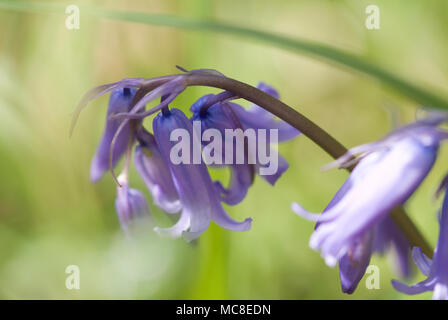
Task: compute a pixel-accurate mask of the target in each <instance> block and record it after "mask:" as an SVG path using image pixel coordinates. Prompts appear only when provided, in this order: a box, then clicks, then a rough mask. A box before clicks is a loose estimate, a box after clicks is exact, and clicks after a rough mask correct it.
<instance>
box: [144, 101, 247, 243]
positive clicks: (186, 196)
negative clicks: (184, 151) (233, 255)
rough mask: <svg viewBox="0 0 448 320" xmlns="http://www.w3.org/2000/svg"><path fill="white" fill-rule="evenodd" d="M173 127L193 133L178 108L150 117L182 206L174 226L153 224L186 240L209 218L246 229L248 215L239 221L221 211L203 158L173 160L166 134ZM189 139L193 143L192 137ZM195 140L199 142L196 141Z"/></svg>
mask: <svg viewBox="0 0 448 320" xmlns="http://www.w3.org/2000/svg"><path fill="white" fill-rule="evenodd" d="M175 129H184V130H186V131H187V132H188V133H189V137H193V138H194V137H195V135H193V126H192V123H191V122H190V120H189V119H188V118H187V117H186V116H185V115H184V113H183V112H182V111H180V110H178V109H171V110H166V111H164V112H163V113H159V114H158V115H157V116H156V117H155V118H154V121H153V130H154V137H155V140H156V143H157V145H158V147H159V150H160V154H161V156H162V158H163V159H164V160H165V163H167V164H168V167H169V168H170V171H171V176H172V178H173V181H174V186H175V188H176V191H177V194H178V195H179V200H180V203H181V206H182V212H181V214H180V218H179V220H178V222H177V223H176V224H175V225H174V226H172V227H170V228H165V229H162V228H156V229H155V230H156V231H157V232H159V233H161V234H166V235H169V236H171V237H179V236H181V235H183V236H184V238H185V239H186V240H187V241H191V240H193V239H195V238H197V237H198V236H199V235H200V234H201V233H202V232H204V231H205V230H206V229H207V228H208V226H209V224H210V221H214V222H215V223H216V224H218V225H219V226H221V227H223V228H226V229H229V230H233V231H246V230H249V229H250V227H251V221H252V219H250V218H248V219H246V220H245V221H243V222H237V221H235V220H233V219H232V218H231V217H230V216H229V215H228V214H227V213H226V212H225V210H224V208H223V206H222V204H221V199H220V195H219V193H218V192H217V189H216V188H215V186H214V184H213V182H212V180H211V177H210V175H209V172H208V170H207V167H206V165H205V164H204V162H203V161H201V162H200V163H199V164H193V163H190V164H187V163H179V164H173V162H172V161H171V159H170V153H171V148H172V147H173V146H174V145H175V144H176V142H174V141H171V140H170V134H171V132H172V131H173V130H175ZM190 143H191V144H192V145H193V146H194V145H195V143H193V142H192V141H190ZM196 144H197V145H200V142H197V143H196ZM193 152H194V150H193V147H191V148H190V159H192V158H193Z"/></svg>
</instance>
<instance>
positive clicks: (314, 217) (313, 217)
mask: <svg viewBox="0 0 448 320" xmlns="http://www.w3.org/2000/svg"><path fill="white" fill-rule="evenodd" d="M291 210H292V211H293V212H294V213H295V214H297V215H298V216H300V217H302V218H304V219H307V220H310V221H315V222H317V221H319V219H320V217H321V215H320V214H318V213H311V212H309V211H307V210H305V209H304V208H303V207H302V206H301V205H300V204H298V203H297V202H294V203H292V204H291Z"/></svg>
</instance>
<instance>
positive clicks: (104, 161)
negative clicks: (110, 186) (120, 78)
mask: <svg viewBox="0 0 448 320" xmlns="http://www.w3.org/2000/svg"><path fill="white" fill-rule="evenodd" d="M136 91H137V90H135V89H132V88H119V89H115V90H114V91H112V92H111V94H110V98H109V107H108V109H107V115H106V128H105V129H104V133H103V137H102V138H101V141H100V144H99V145H98V148H97V150H96V154H95V156H94V157H93V160H92V164H91V166H90V179H91V180H92V181H93V182H97V181H98V180H100V179H101V177H102V176H103V175H104V173H105V172H106V171H107V170H108V169H109V151H110V145H111V142H112V139H113V138H114V136H115V134H116V133H117V130H118V128H119V127H120V124H121V123H122V122H123V119H113V118H111V117H112V116H114V115H116V114H119V113H122V112H129V111H130V109H129V108H130V106H131V102H132V99H133V98H134V95H135V92H136ZM129 134H130V126H129V124H126V125H125V126H124V127H123V129H122V130H121V132H120V133H119V134H118V136H117V139H116V142H115V148H114V151H113V154H112V166H115V165H116V164H117V162H118V160H119V159H120V157H121V156H122V155H123V154H124V152H125V151H126V147H127V145H128V143H129Z"/></svg>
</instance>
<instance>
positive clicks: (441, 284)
mask: <svg viewBox="0 0 448 320" xmlns="http://www.w3.org/2000/svg"><path fill="white" fill-rule="evenodd" d="M444 188H445V198H444V200H443V204H442V210H441V213H440V231H439V239H438V242H437V246H436V249H435V250H434V257H433V260H432V261H431V259H429V258H428V257H427V256H426V255H425V254H424V253H423V252H422V250H421V249H420V248H417V247H415V248H413V250H412V258H413V259H414V262H415V264H416V265H417V267H418V268H419V269H420V271H421V272H422V273H423V274H424V275H425V276H427V277H428V278H427V279H426V280H423V281H422V282H419V283H417V284H414V285H412V286H407V285H405V284H403V283H401V282H399V281H396V280H393V281H392V285H393V286H394V287H395V289H396V290H398V291H400V292H403V293H406V294H418V293H422V292H425V291H434V294H433V299H434V300H448V193H447V191H446V186H445V187H444Z"/></svg>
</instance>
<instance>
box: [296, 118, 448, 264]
mask: <svg viewBox="0 0 448 320" xmlns="http://www.w3.org/2000/svg"><path fill="white" fill-rule="evenodd" d="M444 121H446V116H443V117H438V118H432V117H430V118H428V119H423V120H421V121H417V122H415V123H413V124H411V125H408V126H406V127H403V128H400V129H398V130H396V131H395V132H393V133H392V134H389V135H388V136H386V137H385V138H384V139H382V140H380V141H378V142H375V143H371V144H367V145H363V146H359V147H355V148H353V149H351V150H350V151H349V152H348V153H347V154H346V155H344V156H343V157H341V159H339V160H338V161H336V164H337V165H339V166H340V167H349V166H352V165H353V164H356V163H358V164H357V166H356V167H355V169H354V170H353V171H352V173H351V174H350V176H349V178H348V179H347V181H346V182H345V183H344V185H343V186H342V187H341V189H340V190H339V192H338V193H337V196H336V197H335V198H336V200H335V202H334V204H332V205H331V206H330V207H329V208H328V210H325V211H324V214H323V215H313V214H311V213H309V212H308V211H306V210H305V209H303V208H302V207H301V206H300V205H299V204H297V203H295V204H293V205H292V209H293V211H295V212H296V213H297V214H299V215H301V216H303V217H305V218H307V219H309V220H313V221H317V222H318V225H317V227H316V229H315V231H314V233H313V235H312V236H311V239H310V247H311V248H313V249H315V250H320V251H321V255H322V257H323V258H324V259H325V262H326V263H327V265H329V266H331V267H333V266H335V265H336V264H337V262H338V261H340V259H341V258H343V257H344V255H346V254H349V255H350V254H351V252H355V251H356V247H357V246H358V244H359V243H364V239H367V238H369V237H367V236H366V233H369V232H373V231H374V228H375V226H376V225H377V224H378V222H380V221H382V219H384V218H385V217H386V216H387V214H388V213H389V212H390V211H391V210H392V209H394V208H395V207H396V206H398V205H401V204H403V203H404V202H405V201H406V200H407V199H408V198H409V197H410V196H411V195H412V193H413V192H414V191H415V189H416V188H417V187H418V186H419V185H420V183H421V182H422V181H423V179H424V178H425V177H426V175H427V174H428V172H429V171H430V169H431V168H432V166H433V164H434V162H435V160H436V157H437V153H438V149H439V143H440V141H441V140H442V139H446V138H447V133H446V132H444V131H442V130H440V129H439V128H437V126H438V125H439V124H440V123H442V122H444ZM356 154H360V155H359V157H358V158H354V155H356ZM365 247H366V248H367V247H368V246H365ZM365 250H371V249H370V247H369V248H367V249H365ZM357 256H358V257H364V256H367V255H361V254H359V255H357Z"/></svg>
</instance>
